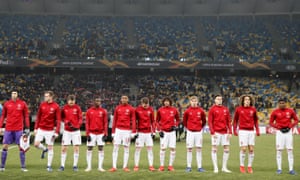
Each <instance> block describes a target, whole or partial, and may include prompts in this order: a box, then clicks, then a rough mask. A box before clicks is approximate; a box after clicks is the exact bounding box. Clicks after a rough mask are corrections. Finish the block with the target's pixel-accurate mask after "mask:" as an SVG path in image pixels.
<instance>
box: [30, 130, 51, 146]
mask: <svg viewBox="0 0 300 180" xmlns="http://www.w3.org/2000/svg"><path fill="white" fill-rule="evenodd" d="M53 135H54V130H51V131H46V130H42V129H40V128H39V129H38V130H37V133H36V135H35V138H34V141H35V142H37V141H38V142H41V141H43V140H44V138H45V142H46V144H47V145H53V144H54V141H52V136H53Z"/></svg>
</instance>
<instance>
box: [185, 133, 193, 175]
mask: <svg viewBox="0 0 300 180" xmlns="http://www.w3.org/2000/svg"><path fill="white" fill-rule="evenodd" d="M193 147H194V136H193V134H192V132H191V131H188V132H187V137H186V169H185V172H191V171H192V160H193Z"/></svg>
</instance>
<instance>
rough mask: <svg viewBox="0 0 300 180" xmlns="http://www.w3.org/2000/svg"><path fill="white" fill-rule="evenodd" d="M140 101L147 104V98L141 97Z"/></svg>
mask: <svg viewBox="0 0 300 180" xmlns="http://www.w3.org/2000/svg"><path fill="white" fill-rule="evenodd" d="M141 103H145V104H149V98H147V97H143V98H142V99H141Z"/></svg>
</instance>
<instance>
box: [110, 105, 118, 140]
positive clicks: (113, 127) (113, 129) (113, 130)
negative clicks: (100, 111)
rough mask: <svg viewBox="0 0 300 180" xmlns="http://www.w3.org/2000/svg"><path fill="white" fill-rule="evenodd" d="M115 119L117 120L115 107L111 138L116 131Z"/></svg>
mask: <svg viewBox="0 0 300 180" xmlns="http://www.w3.org/2000/svg"><path fill="white" fill-rule="evenodd" d="M117 119H118V107H116V109H115V112H114V121H113V123H112V128H111V134H112V136H113V135H114V134H115V131H116V125H117Z"/></svg>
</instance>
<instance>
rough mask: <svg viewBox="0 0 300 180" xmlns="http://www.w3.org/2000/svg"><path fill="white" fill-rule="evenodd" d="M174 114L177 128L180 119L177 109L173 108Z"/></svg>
mask: <svg viewBox="0 0 300 180" xmlns="http://www.w3.org/2000/svg"><path fill="white" fill-rule="evenodd" d="M175 110H176V114H175V126H176V127H178V126H179V124H180V118H179V111H178V109H177V108H175Z"/></svg>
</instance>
